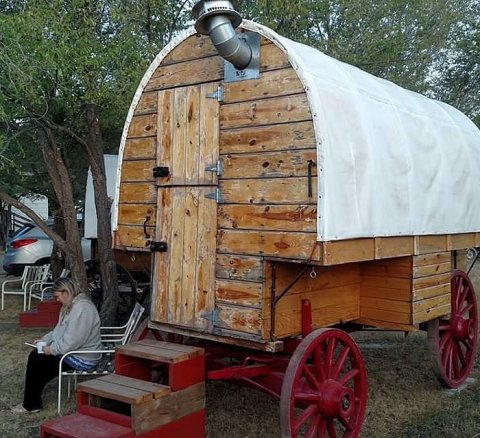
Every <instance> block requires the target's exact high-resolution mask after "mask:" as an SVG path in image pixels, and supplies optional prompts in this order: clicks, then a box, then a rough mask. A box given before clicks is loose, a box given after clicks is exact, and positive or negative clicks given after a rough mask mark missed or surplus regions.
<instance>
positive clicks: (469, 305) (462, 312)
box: [458, 303, 473, 316]
mask: <svg viewBox="0 0 480 438" xmlns="http://www.w3.org/2000/svg"><path fill="white" fill-rule="evenodd" d="M472 307H473V304H472V303H470V304H469V303H467V305H466V306H465V307H464V308H463V309H462V310H460V312H458V314H459V315H460V316H463V315H465V313H467V312H470V309H472Z"/></svg>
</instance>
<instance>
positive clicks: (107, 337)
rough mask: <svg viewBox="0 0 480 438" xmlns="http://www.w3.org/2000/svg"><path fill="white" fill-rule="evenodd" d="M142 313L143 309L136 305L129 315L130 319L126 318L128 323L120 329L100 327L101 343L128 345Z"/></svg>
mask: <svg viewBox="0 0 480 438" xmlns="http://www.w3.org/2000/svg"><path fill="white" fill-rule="evenodd" d="M144 311H145V309H144V308H143V307H142V306H141V305H140V304H139V303H136V304H135V307H134V308H133V310H132V313H131V314H130V318H128V321H127V322H126V323H125V324H124V325H122V326H120V327H100V334H101V337H102V343H103V344H118V345H125V344H128V342H129V341H130V338H131V337H132V336H133V332H134V331H135V329H136V328H137V326H138V323H139V322H140V319H141V318H142V315H143V312H144Z"/></svg>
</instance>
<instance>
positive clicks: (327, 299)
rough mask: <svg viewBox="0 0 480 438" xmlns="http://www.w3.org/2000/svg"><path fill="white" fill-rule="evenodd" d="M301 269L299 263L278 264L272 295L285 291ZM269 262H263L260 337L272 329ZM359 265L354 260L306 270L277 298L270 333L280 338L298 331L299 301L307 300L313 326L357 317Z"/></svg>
mask: <svg viewBox="0 0 480 438" xmlns="http://www.w3.org/2000/svg"><path fill="white" fill-rule="evenodd" d="M302 269H304V266H303V265H302V264H294V263H277V264H276V274H275V290H276V293H275V296H279V295H281V294H282V292H284V290H285V288H287V287H288V286H289V285H290V284H291V282H292V280H293V279H294V278H295V277H296V276H297V275H298V274H299V273H300V272H301V270H302ZM271 289H272V264H271V263H268V264H267V265H266V272H265V282H264V298H263V312H262V319H263V337H264V338H266V339H268V338H269V336H270V329H271V308H270V303H271ZM359 292H360V268H359V265H358V264H357V263H352V264H346V265H340V266H333V267H321V266H320V267H315V268H313V271H312V269H308V270H307V271H306V272H305V273H304V274H303V275H302V276H301V277H300V279H299V280H298V281H297V282H296V283H295V284H294V285H293V286H292V287H291V288H290V289H289V290H288V291H287V292H286V293H285V295H284V296H282V298H280V299H279V301H278V303H277V305H276V307H275V327H274V330H273V333H274V335H275V337H276V338H278V339H280V338H282V337H286V336H295V335H298V334H300V333H301V305H302V300H304V299H307V300H310V303H311V307H312V324H313V327H315V328H318V327H325V326H329V325H333V324H336V323H340V322H347V321H351V320H354V319H357V318H358V317H359V315H360V299H359V297H360V294H359Z"/></svg>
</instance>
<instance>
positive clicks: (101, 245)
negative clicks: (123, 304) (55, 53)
mask: <svg viewBox="0 0 480 438" xmlns="http://www.w3.org/2000/svg"><path fill="white" fill-rule="evenodd" d="M86 119H87V124H88V131H89V135H88V141H87V157H88V162H89V164H90V170H91V172H92V180H93V189H94V193H95V208H96V210H97V248H98V258H99V262H100V273H101V276H102V289H103V301H102V307H101V310H100V316H101V318H102V321H103V323H104V324H108V325H110V324H112V323H113V322H114V319H115V316H116V312H117V307H118V282H117V269H116V263H115V261H114V259H113V249H112V222H111V212H110V208H111V200H110V199H109V197H108V193H107V179H106V172H105V161H104V158H103V140H102V134H101V130H100V123H99V120H98V116H97V106H96V105H93V104H88V105H87V107H86Z"/></svg>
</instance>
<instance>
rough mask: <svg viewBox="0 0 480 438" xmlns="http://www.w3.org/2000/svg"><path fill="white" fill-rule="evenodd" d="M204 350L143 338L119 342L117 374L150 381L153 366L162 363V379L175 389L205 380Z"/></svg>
mask: <svg viewBox="0 0 480 438" xmlns="http://www.w3.org/2000/svg"><path fill="white" fill-rule="evenodd" d="M204 354H205V351H204V349H203V348H199V347H194V346H191V345H183V344H175V343H172V342H161V341H157V340H154V339H143V340H141V341H138V342H133V343H131V344H127V345H122V346H121V347H119V348H118V349H117V350H116V352H115V370H116V372H117V373H118V374H122V375H125V376H130V377H134V378H137V379H142V380H152V370H153V369H154V368H155V366H156V365H159V364H163V365H165V373H166V375H167V377H166V381H165V382H162V383H164V384H166V385H168V386H169V387H170V388H171V390H172V391H178V390H180V389H183V388H186V387H188V386H190V385H194V384H196V383H199V382H202V381H204V380H205V356H204Z"/></svg>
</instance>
